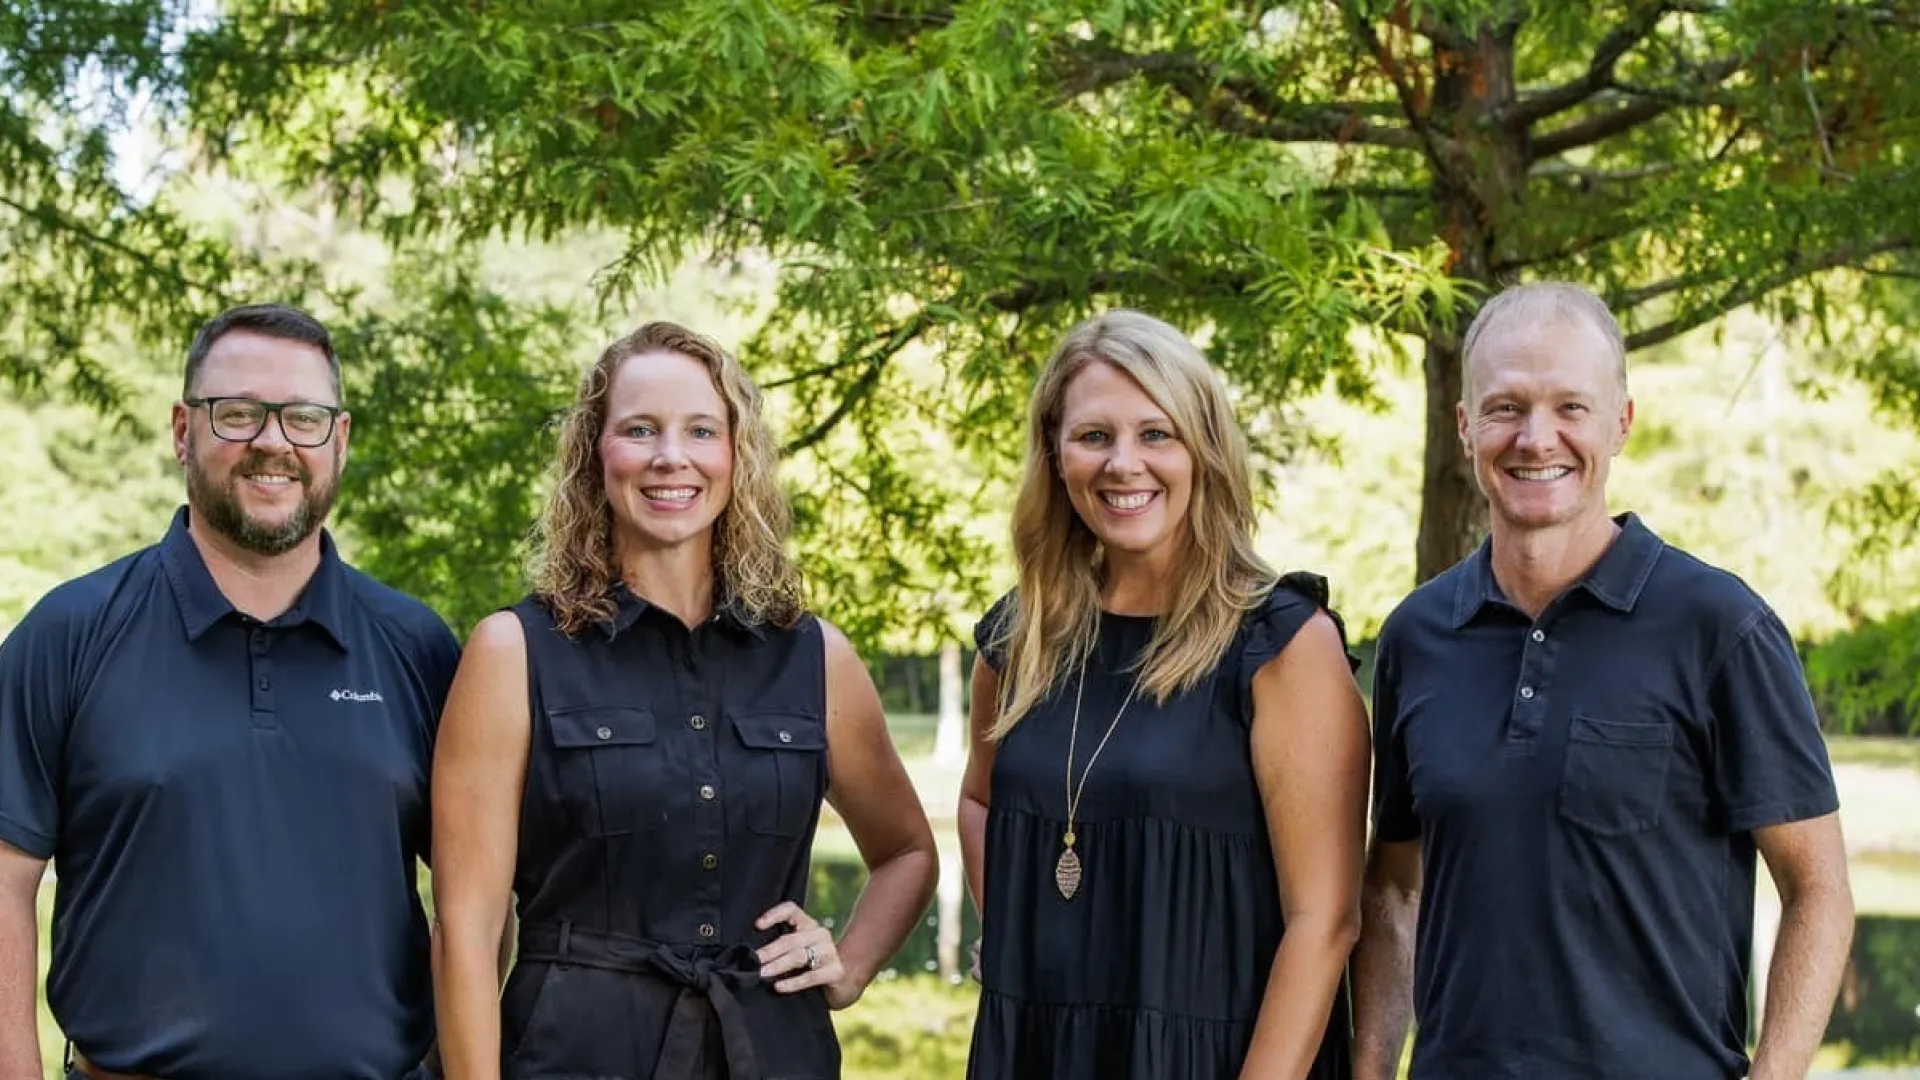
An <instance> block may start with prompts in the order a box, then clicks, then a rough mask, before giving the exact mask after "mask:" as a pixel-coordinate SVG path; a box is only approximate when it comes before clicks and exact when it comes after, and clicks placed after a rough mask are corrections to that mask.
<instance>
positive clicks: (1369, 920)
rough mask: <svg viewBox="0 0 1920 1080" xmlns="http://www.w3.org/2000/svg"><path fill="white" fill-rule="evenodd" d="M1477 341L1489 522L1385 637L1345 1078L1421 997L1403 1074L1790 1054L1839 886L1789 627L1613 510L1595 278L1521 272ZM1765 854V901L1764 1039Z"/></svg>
mask: <svg viewBox="0 0 1920 1080" xmlns="http://www.w3.org/2000/svg"><path fill="white" fill-rule="evenodd" d="M1464 363H1465V372H1464V375H1465V379H1464V381H1465V388H1464V393H1463V397H1462V400H1461V402H1460V405H1459V410H1458V415H1459V432H1460V439H1461V443H1462V446H1463V447H1464V449H1465V450H1466V452H1467V456H1468V458H1469V460H1470V461H1471V462H1472V464H1473V470H1474V476H1475V478H1476V479H1477V481H1478V483H1479V486H1480V489H1481V491H1482V492H1484V493H1485V495H1486V497H1487V501H1488V504H1489V508H1490V510H1491V519H1492V535H1491V537H1490V538H1489V539H1488V541H1487V542H1486V543H1485V544H1484V545H1482V546H1481V548H1480V550H1478V551H1477V552H1475V553H1474V554H1473V555H1471V556H1469V557H1468V558H1467V559H1466V560H1464V561H1463V562H1461V563H1460V564H1458V565H1456V566H1454V567H1453V568H1452V569H1450V570H1448V571H1446V572H1445V573H1443V574H1441V575H1439V576H1438V577H1436V578H1434V579H1433V580H1432V581H1429V582H1427V583H1426V584H1424V585H1422V586H1421V587H1420V588H1419V589H1417V590H1415V592H1414V593H1413V594H1412V595H1411V596H1409V597H1408V598H1407V599H1406V600H1405V601H1404V602H1402V604H1401V605H1400V606H1399V608H1398V609H1397V610H1395V612H1394V613H1393V614H1392V615H1391V616H1390V617H1389V618H1388V619H1387V622H1386V624H1385V625H1384V626H1383V627H1382V629H1381V632H1380V639H1379V651H1378V656H1377V660H1376V666H1375V689H1374V731H1375V736H1374V753H1375V784H1374V836H1373V842H1372V849H1371V852H1370V855H1369V859H1368V867H1367V883H1366V888H1365V890H1364V894H1363V907H1364V917H1365V925H1364V929H1363V932H1362V935H1361V940H1360V946H1359V949H1358V951H1357V952H1356V954H1355V987H1354V994H1355V1006H1356V1041H1357V1047H1356V1049H1357V1068H1356V1071H1355V1075H1356V1077H1357V1078H1365V1080H1387V1078H1391V1077H1393V1076H1394V1075H1395V1069H1396V1067H1397V1065H1398V1062H1399V1057H1400V1051H1401V1045H1402V1043H1403V1042H1404V1040H1405V1036H1406V1031H1407V1027H1408V1023H1409V1021H1410V1020H1417V1029H1418V1030H1417V1035H1416V1038H1415V1044H1414V1052H1413V1063H1412V1076H1413V1080H1454V1078H1459V1077H1473V1078H1475V1080H1492V1078H1513V1080H1520V1078H1524V1080H1576V1078H1577V1080H1586V1078H1591V1080H1734V1078H1739V1077H1744V1076H1749V1075H1751V1076H1752V1077H1753V1078H1754V1080H1786V1078H1789V1077H1791V1078H1793V1080H1799V1078H1801V1077H1803V1076H1805V1074H1806V1070H1807V1065H1808V1062H1809V1061H1810V1059H1811V1057H1812V1055H1813V1052H1814V1051H1815V1050H1816V1049H1817V1048H1818V1047H1819V1044H1820V1036H1821V1034H1822V1032H1823V1030H1824V1028H1825V1026H1826V1021H1827V1017H1828V1015H1829V1012H1830V1010H1831V1008H1832V1004H1833V998H1834V994H1835V992H1836V990H1837V987H1838V984H1839V978H1840V973H1841V970H1842V968H1843V966H1844V964H1845V961H1846V954H1847V947H1848V942H1849V940H1850V935H1851V933H1852V927H1853V905H1852V897H1851V894H1850V892H1849V889H1848V885H1847V864H1846V850H1845V845H1844V843H1843V842H1842V839H1841V833H1840V823H1839V818H1838V815H1837V809H1838V799H1837V797H1836V795H1835V791H1834V785H1833V777H1832V772H1831V769H1830V767H1829V765H1828V761H1827V754H1826V748H1825V744H1824V743H1823V742H1822V740H1821V737H1820V730H1819V725H1818V723H1817V721H1816V719H1815V716H1814V711H1813V704H1812V701H1811V700H1810V698H1809V696H1808V693H1807V689H1806V685H1805V681H1804V679H1803V676H1802V673H1801V670H1800V665H1799V660H1798V658H1797V656H1796V654H1795V652H1794V648H1793V642H1792V639H1791V638H1790V637H1789V636H1788V634H1787V631H1786V628H1785V627H1784V626H1782V625H1781V623H1780V620H1779V619H1778V618H1777V617H1776V616H1775V615H1774V613H1773V611H1772V610H1771V609H1770V608H1769V607H1768V606H1767V604H1766V602H1765V601H1764V600H1762V599H1761V598H1760V597H1759V596H1758V595H1756V594H1755V593H1754V592H1753V591H1752V590H1751V589H1749V588H1748V587H1747V586H1746V585H1745V584H1743V583H1742V582H1741V581H1740V580H1739V579H1738V578H1735V577H1734V576H1733V575H1731V574H1729V573H1727V572H1725V571H1723V570H1719V569H1716V568H1714V567H1711V566H1708V565H1707V564H1705V563H1702V562H1701V561H1699V560H1698V559H1695V558H1693V557H1692V556H1690V555H1688V554H1686V553H1685V552H1683V551H1681V550H1679V549H1678V548H1675V547H1673V546H1671V545H1669V544H1666V543H1665V542H1663V541H1662V540H1661V539H1660V538H1659V537H1658V536H1656V535H1655V534H1654V533H1653V531H1652V530H1650V529H1649V528H1647V526H1646V525H1645V524H1644V523H1642V522H1641V521H1640V520H1639V519H1638V518H1637V517H1635V516H1634V515H1632V514H1623V515H1619V516H1617V517H1616V516H1612V515H1610V514H1609V512H1608V509H1607V474H1608V470H1609V468H1610V466H1611V463H1612V460H1613V458H1614V456H1615V455H1617V454H1619V453H1620V451H1621V449H1622V448H1623V447H1624V446H1625V445H1626V441H1627V435H1628V432H1629V431H1631V430H1632V425H1633V414H1634V405H1633V400H1632V398H1631V397H1629V396H1628V394H1627V383H1626V364H1625V353H1624V349H1623V348H1622V342H1621V334H1620V328H1619V326H1618V324H1617V323H1616V322H1615V321H1614V318H1613V316H1612V314H1611V313H1609V312H1608V311H1607V308H1606V306H1605V305H1604V304H1603V303H1602V302H1601V301H1600V300H1599V299H1598V298H1597V297H1595V296H1594V295H1593V294H1592V293H1590V292H1587V291H1586V290H1585V289H1582V288H1579V287H1578V286H1573V285H1566V284H1559V283H1543V284H1535V285H1524V286H1520V287H1517V288H1514V289H1510V290H1508V291H1507V292H1504V293H1502V294H1501V295H1499V296H1497V297H1495V298H1494V299H1493V300H1491V301H1489V302H1488V303H1487V305H1486V307H1485V308H1483V309H1482V310H1481V312H1480V314H1479V316H1478V317H1477V318H1476V319H1475V320H1474V322H1473V325H1472V326H1471V327H1470V328H1469V329H1468V331H1467V335H1466V339H1465V360H1464ZM1756 853H1757V854H1758V855H1759V856H1760V857H1761V858H1764V859H1765V861H1766V864H1767V869H1768V870H1769V872H1770V873H1771V874H1772V876H1773V879H1774V882H1775V883H1776V884H1777V885H1778V887H1779V889H1780V894H1781V898H1782V904H1783V917H1782V920H1781V927H1780V936H1779V939H1778V942H1777V945H1776V948H1775V952H1774V963H1773V971H1772V976H1771V983H1770V985H1769V988H1768V994H1767V1002H1768V1013H1767V1017H1766V1022H1765V1025H1764V1027H1763V1029H1762V1030H1761V1032H1760V1038H1759V1044H1758V1047H1757V1049H1756V1051H1755V1053H1754V1056H1753V1059H1752V1061H1751V1063H1750V1062H1749V1060H1748V1056H1747V1046H1748V1041H1747V1040H1748V1017H1747V1013H1748V1006H1747V1002H1748V976H1749V969H1750V958H1751V955H1752V937H1753V904H1754V887H1755V869H1756V858H1755V856H1756ZM1416 946H1417V947H1416ZM1750 1064H1751V1073H1749V1065H1750Z"/></svg>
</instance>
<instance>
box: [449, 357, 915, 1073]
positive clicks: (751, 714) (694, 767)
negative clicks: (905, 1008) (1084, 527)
mask: <svg viewBox="0 0 1920 1080" xmlns="http://www.w3.org/2000/svg"><path fill="white" fill-rule="evenodd" d="M774 459H775V451H774V445H773V438H772V436H771V434H770V433H769V432H768V430H767V426H766V424H765V422H764V421H763V420H762V419H761V416H760V398H759V393H758V391H757V390H755V388H754V386H753V384H752V383H751V382H750V381H749V380H748V378H747V375H746V373H745V372H744V371H743V370H742V369H741V367H740V365H739V364H738V363H737V362H736V361H735V360H734V358H733V357H732V355H731V354H729V353H728V352H727V351H726V350H724V349H722V348H721V347H720V346H718V345H716V344H714V343H713V342H712V341H709V340H707V339H706V338H703V337H701V336H699V335H697V334H694V333H692V332H690V331H688V330H685V329H683V328H681V327H678V326H675V325H673V324H670V323H650V324H648V325H646V326H644V327H642V328H640V329H639V330H638V331H636V332H635V333H633V334H631V335H629V336H627V337H625V338H622V339H621V340H619V341H616V342H614V343H613V344H612V345H611V346H609V347H608V348H607V350H606V351H605V352H604V353H603V354H602V355H601V357H600V360H599V362H598V363H597V364H595V365H594V367H593V368H592V370H591V371H589V372H588V373H587V375H586V378H585V379H584V380H583V381H582V383H581V388H580V394H579V398H578V400H577V401H576V402H575V404H574V407H573V409H572V411H571V412H570V413H569V415H568V417H567V419H566V422H565V424H564V425H563V427H562V429H561V434H560V447H559V460H558V474H559V475H558V478H557V483H556V486H555V490H554V492H553V495H552V498H551V499H550V500H549V502H548V504H547V510H546V514H545V516H544V518H543V519H542V521H541V525H540V532H539V546H538V552H537V555H536V558H535V561H534V574H533V577H534V586H533V590H532V595H531V596H529V597H528V598H527V599H525V600H523V601H521V602H520V603H518V604H515V605H514V606H513V608H512V609H511V610H508V611H503V612H499V613H496V614H494V615H492V616H490V617H489V618H487V619H486V620H484V621H483V622H482V623H481V624H480V625H479V627H478V628H476V630H475V631H474V635H473V639H472V640H471V641H470V642H469V643H468V645H467V649H466V652H465V654H464V655H463V656H462V658H461V662H460V669H459V673H458V674H457V676H456V677H455V679H454V684H453V690H452V692H451V695H450V698H449V701H448V704H447V711H446V715H445V717H444V719H443V721H442V724H441V729H440V739H439V745H438V747H437V749H436V754H435V758H434V769H433V853H434V863H433V866H434V896H435V900H436V903H437V908H438V910H437V913H436V918H435V923H436V925H435V927H434V935H433V946H434V950H433V959H434V974H435V987H434V990H435V997H436V1005H437V1011H438V1014H439V1019H440V1042H441V1050H442V1056H443V1060H444V1064H445V1075H446V1076H447V1077H448V1078H449V1080H495V1078H498V1077H508V1078H514V1077H525V1078H537V1077H559V1076H598V1077H625V1078H631V1080H761V1078H763V1077H764V1078H768V1080H771V1078H773V1077H781V1078H788V1077H791V1078H795V1080H802V1078H804V1080H830V1078H836V1077H838V1076H839V1075H840V1050H839V1045H838V1043H837V1042H836V1041H835V1038H834V1032H833V1025H832V1022H831V1020H830V1018H829V1016H828V1010H829V1009H837V1008H844V1007H845V1006H847V1005H849V1004H851V1003H852V1002H853V1001H854V1000H855V999H856V998H858V997H859V996H860V994H861V992H862V990H864V989H865V987H866V985H867V983H868V981H869V980H871V979H872V978H873V976H874V974H875V973H876V972H877V971H878V970H879V969H880V966H881V964H882V963H883V962H884V961H885V960H886V959H887V958H888V957H889V956H891V955H892V954H893V953H894V951H895V950H896V949H898V948H899V946H900V943H901V942H902V941H904V940H905V939H906V937H907V934H908V933H909V932H910V931H911V930H912V928H913V926H914V923H915V922H916V920H917V919H918V918H919V915H920V913H921V912H922V911H923V910H925V908H926V904H927V901H928V898H929V897H930V896H931V894H932V890H933V879H934V874H935V856H934V847H933V838H932V833H931V831H930V830H929V828H928V825H927V819H926V815H925V814H924V813H923V812H922V810H921V807H920V800H919V798H918V797H917V796H916V795H915V794H914V791H913V788H912V786H911V785H910V784H909V782H908V780H907V775H906V771H905V770H904V769H903V768H902V767H901V764H900V759H899V757H898V755H897V754H896V753H895V752H894V748H893V744H892V742H891V741H890V740H889V739H888V736H887V729H886V723H885V718H884V716H883V715H882V713H881V709H880V701H879V697H878V695H877V694H876V693H875V691H874V687H873V683H872V680H871V679H870V678H869V677H868V675H867V671H866V668H865V667H864V666H863V665H862V664H861V662H860V658H859V657H858V656H857V655H855V653H854V650H853V649H852V647H851V646H849V645H848V643H847V640H846V638H845V637H843V636H842V635H841V634H840V632H839V631H838V630H836V629H835V628H833V627H832V626H830V625H828V624H826V623H825V622H823V621H821V620H820V619H818V618H815V617H814V616H813V615H811V614H809V613H808V612H807V609H806V606H805V602H804V600H803V598H802V595H801V582H800V575H799V572H798V571H797V570H796V568H795V567H794V565H793V564H792V562H791V561H790V560H789V559H788V557H787V554H786V550H785V540H786V533H787V528H788V511H787V505H786V502H785V500H784V499H783V497H782V495H781V493H780V490H779V488H778V486H777V485H776V483H775V479H774V464H775V460H774ZM823 799H824V800H826V801H829V802H831V803H832V804H833V806H834V808H835V809H836V810H837V811H838V812H839V814H840V817H841V819H842V820H844V821H845V822H846V825H847V828H848V830H849V831H850V832H851V833H852V834H853V839H854V842H855V843H856V844H857V845H858V847H859V849H860V852H861V854H862V856H863V857H864V858H865V860H866V863H867V867H868V870H869V872H870V875H871V876H870V878H869V880H868V883H867V886H866V890H865V892H863V893H862V894H861V897H860V900H859V903H858V904H857V906H856V908H855V913H854V916H853V917H852V919H851V920H850V921H849V922H848V923H847V924H846V925H845V926H844V927H842V928H841V929H842V931H843V932H842V934H841V936H840V937H839V939H838V940H835V937H834V934H833V932H832V931H831V930H830V929H828V928H827V927H825V926H823V925H822V924H821V923H820V921H819V920H818V919H817V918H815V917H814V916H813V915H812V914H810V913H809V912H807V911H806V910H804V909H803V908H802V906H801V900H802V898H803V897H804V896H805V892H806V886H807V879H808V870H809V851H810V849H811V847H812V841H813V834H814V829H815V826H816V824H817V823H818V821H819V815H820V805H821V802H822V800H823ZM516 898H517V902H518V908H517V914H518V923H519V934H518V946H519V947H518V959H517V961H516V965H515V967H514V968H513V973H512V976H511V977H510V978H509V979H508V980H507V985H506V990H505V993H504V994H502V993H501V987H500V982H499V977H498V969H497V963H498V958H497V953H498V951H499V946H500V944H501V939H502V935H503V933H504V931H505V927H506V926H507V925H508V906H509V903H510V901H512V900H514V899H516Z"/></svg>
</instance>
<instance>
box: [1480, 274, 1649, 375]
mask: <svg viewBox="0 0 1920 1080" xmlns="http://www.w3.org/2000/svg"><path fill="white" fill-rule="evenodd" d="M1553 321H1560V322H1584V323H1586V324H1587V325H1588V326H1591V327H1593V328H1594V329H1595V330H1598V331H1599V332H1600V336H1601V337H1602V338H1603V339H1605V340H1606V342H1607V345H1608V347H1609V349H1610V350H1611V352H1612V353H1613V361H1614V371H1615V372H1616V373H1617V375H1618V377H1619V381H1620V396H1621V397H1623V398H1624V397H1625V396H1626V394H1627V343H1626V338H1625V336H1624V335H1622V334H1621V333H1620V321H1619V320H1618V319H1616V318H1614V317H1613V312H1612V311H1610V310H1608V308H1607V302H1606V301H1605V300H1602V299H1600V297H1599V296H1597V295H1595V294H1594V292H1593V290H1591V289H1589V288H1587V287H1586V286H1584V285H1576V284H1574V283H1573V282H1571V281H1530V282H1527V283H1526V284H1524V285H1514V286H1512V287H1510V288H1507V289H1504V290H1502V291H1501V292H1500V293H1498V294H1497V295H1495V296H1494V297H1493V299H1491V300H1488V301H1487V302H1486V303H1485V304H1484V305H1482V306H1481V308H1480V313H1479V314H1477V315H1475V316H1474V317H1473V322H1472V323H1471V324H1470V325H1469V326H1468V327H1467V335H1466V337H1464V338H1462V339H1461V341H1460V368H1461V377H1460V397H1461V399H1462V400H1470V399H1471V398H1472V397H1473V392H1472V391H1473V354H1474V351H1475V349H1476V348H1477V347H1478V346H1479V345H1480V343H1481V341H1482V340H1484V339H1485V338H1486V337H1487V336H1488V335H1489V334H1492V333H1495V332H1496V331H1499V330H1504V329H1506V328H1507V327H1509V326H1511V325H1515V324H1519V325H1528V324H1538V323H1544V322H1553Z"/></svg>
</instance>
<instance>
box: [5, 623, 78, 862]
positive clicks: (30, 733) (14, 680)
mask: <svg viewBox="0 0 1920 1080" xmlns="http://www.w3.org/2000/svg"><path fill="white" fill-rule="evenodd" d="M80 617H81V615H80V613H79V612H77V611H74V610H72V608H71V605H70V604H69V603H68V602H66V601H65V598H64V597H63V596H62V594H61V593H60V592H56V593H54V594H53V595H50V596H49V597H48V598H47V599H45V600H42V601H41V602H40V603H39V604H38V605H36V606H35V607H34V609H33V611H31V612H29V613H28V615H27V617H26V618H25V619H23V620H21V622H20V624H19V625H18V626H16V627H14V629H13V632H12V633H10V634H8V635H7V639H6V640H5V641H4V642H0V840H4V841H6V842H7V843H9V844H11V845H13V846H14V847H16V848H19V849H20V850H21V851H24V852H26V853H27V854H28V855H32V856H34V857H35V858H40V859H50V858H52V857H53V854H54V848H55V847H56V844H57V841H58V838H59V835H60V816H61V815H60V774H61V771H62V770H61V762H62V761H63V760H64V759H65V756H66V741H67V731H68V728H69V727H70V725H71V721H72V711H73V700H74V693H73V685H72V684H73V671H74V668H75V660H76V652H75V650H76V648H78V646H79V643H80V638H81V635H80V634H79V632H78V629H77V627H78V623H79V619H80Z"/></svg>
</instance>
